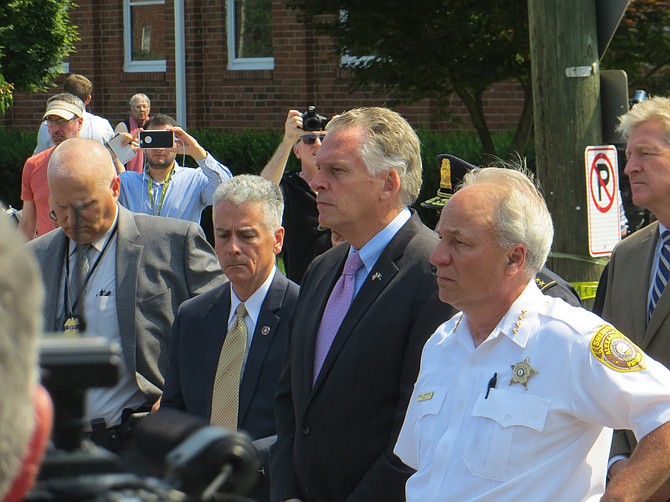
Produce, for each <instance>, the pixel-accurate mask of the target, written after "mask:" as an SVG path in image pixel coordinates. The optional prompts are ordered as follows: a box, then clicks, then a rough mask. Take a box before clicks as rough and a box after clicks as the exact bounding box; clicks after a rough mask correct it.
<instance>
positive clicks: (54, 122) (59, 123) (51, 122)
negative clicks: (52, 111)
mask: <svg viewBox="0 0 670 502" xmlns="http://www.w3.org/2000/svg"><path fill="white" fill-rule="evenodd" d="M76 118H77V117H72V118H71V119H70V120H66V119H63V118H57V119H45V120H44V123H45V124H46V125H47V126H49V127H63V126H66V125H67V124H69V123H70V122H72V121H73V120H74V119H76Z"/></svg>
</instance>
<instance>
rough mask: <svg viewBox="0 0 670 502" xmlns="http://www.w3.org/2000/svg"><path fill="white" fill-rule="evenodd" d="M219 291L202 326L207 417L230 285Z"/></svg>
mask: <svg viewBox="0 0 670 502" xmlns="http://www.w3.org/2000/svg"><path fill="white" fill-rule="evenodd" d="M219 289H220V290H221V292H220V294H219V295H218V297H217V300H216V302H215V303H214V304H213V305H212V308H211V309H210V310H209V312H207V317H206V318H205V321H204V323H203V326H202V333H203V336H205V337H206V338H205V340H204V342H203V345H204V351H203V354H204V357H203V361H202V363H203V364H202V369H203V371H204V372H205V373H206V375H205V378H206V379H205V381H206V382H209V384H208V387H207V391H206V393H207V395H206V400H207V405H206V409H207V414H208V416H209V415H211V413H212V393H213V392H214V380H215V379H216V370H217V368H218V366H219V358H220V356H221V347H223V341H224V340H225V339H226V332H227V326H228V317H230V283H229V282H226V283H225V284H223V285H222V286H219Z"/></svg>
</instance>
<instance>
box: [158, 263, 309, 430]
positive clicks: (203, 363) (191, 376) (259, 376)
mask: <svg viewBox="0 0 670 502" xmlns="http://www.w3.org/2000/svg"><path fill="white" fill-rule="evenodd" d="M230 287H231V286H230V283H226V284H224V285H222V286H218V287H216V288H214V289H212V290H210V291H207V292H206V293H203V294H202V295H200V296H198V297H197V298H193V299H191V300H188V301H186V302H184V304H183V305H182V306H181V307H180V308H179V313H178V314H177V318H176V319H175V322H174V325H173V327H172V347H171V349H170V364H169V367H168V373H167V376H166V378H165V392H164V393H163V399H162V400H161V407H163V406H167V407H173V408H178V409H181V410H184V411H188V412H189V413H193V414H195V415H198V416H200V417H202V418H205V419H206V420H209V418H210V415H211V411H212V389H213V386H214V378H215V377H216V368H217V366H218V363H219V354H220V353H221V347H222V346H223V341H224V340H225V338H226V326H227V324H228V316H229V315H230ZM297 300H298V286H297V285H296V284H295V283H293V282H291V281H289V280H288V279H287V278H286V277H284V275H282V274H281V272H279V271H277V273H276V274H275V277H274V279H273V281H272V284H271V285H270V289H269V290H268V293H267V295H266V297H265V300H264V302H263V306H262V307H261V311H260V314H259V316H258V322H257V323H256V329H255V331H254V336H253V338H252V342H251V347H250V349H249V355H248V357H247V363H246V366H245V368H244V375H243V376H242V382H241V384H240V409H239V418H238V429H242V430H244V431H245V432H247V433H248V434H249V435H250V436H251V437H252V438H253V439H259V438H263V437H266V436H272V435H274V434H275V418H274V395H275V391H276V388H277V381H278V380H279V373H280V372H281V365H282V358H283V356H284V351H285V349H286V340H287V339H288V325H289V320H290V318H291V315H292V314H293V310H294V308H295V304H296V302H297Z"/></svg>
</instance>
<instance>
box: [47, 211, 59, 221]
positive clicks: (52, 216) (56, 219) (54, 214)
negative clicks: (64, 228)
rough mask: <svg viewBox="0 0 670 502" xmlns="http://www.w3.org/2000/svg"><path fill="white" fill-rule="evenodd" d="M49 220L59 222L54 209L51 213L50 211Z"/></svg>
mask: <svg viewBox="0 0 670 502" xmlns="http://www.w3.org/2000/svg"><path fill="white" fill-rule="evenodd" d="M49 218H51V219H52V220H54V221H58V216H56V211H54V210H53V209H52V210H51V211H49Z"/></svg>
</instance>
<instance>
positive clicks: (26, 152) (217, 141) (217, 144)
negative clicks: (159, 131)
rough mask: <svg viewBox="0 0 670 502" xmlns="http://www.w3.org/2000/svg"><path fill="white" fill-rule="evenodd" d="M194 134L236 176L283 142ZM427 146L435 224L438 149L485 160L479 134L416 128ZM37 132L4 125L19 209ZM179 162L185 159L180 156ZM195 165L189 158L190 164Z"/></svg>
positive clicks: (10, 198)
mask: <svg viewBox="0 0 670 502" xmlns="http://www.w3.org/2000/svg"><path fill="white" fill-rule="evenodd" d="M190 133H191V134H192V135H193V136H194V137H195V138H197V140H198V142H199V143H200V144H201V145H202V146H203V147H204V148H205V149H207V150H208V151H209V152H211V153H212V155H213V156H214V157H216V158H217V159H219V160H220V161H221V162H223V163H224V164H226V165H227V166H228V167H229V168H230V169H231V171H232V172H233V173H234V174H241V173H258V172H260V171H261V169H262V168H263V166H264V165H265V163H266V162H267V161H268V159H269V158H270V157H271V156H272V154H273V153H274V151H275V148H276V147H277V145H278V144H279V141H280V140H281V133H280V132H277V131H257V130H248V131H238V132H222V131H220V130H214V129H192V130H191V131H190ZM418 134H419V137H420V138H421V143H422V146H423V150H422V155H423V162H424V182H423V186H422V189H421V195H420V196H419V201H418V202H417V204H416V206H417V209H418V210H419V213H420V214H421V216H422V217H423V218H424V221H426V223H427V224H429V225H430V224H433V219H434V215H433V214H432V212H431V211H427V210H425V209H423V208H421V207H420V206H419V202H421V201H423V200H426V199H429V198H431V197H434V196H435V193H436V191H437V187H438V183H439V170H438V167H437V165H436V162H435V158H436V156H437V155H438V154H440V153H451V154H452V155H456V156H458V157H461V158H463V159H465V160H467V161H469V162H471V163H473V164H484V163H485V161H486V159H485V158H483V154H482V148H481V146H480V144H479V140H478V138H477V136H476V134H475V133H472V132H463V131H458V132H452V133H448V134H438V133H435V132H430V131H418ZM511 138H512V133H511V132H509V133H496V134H495V135H494V142H495V144H496V146H497V149H498V151H500V152H507V151H508V150H509V145H510V143H511ZM35 141H36V132H35V131H22V130H16V129H3V128H0V179H2V180H3V181H2V183H1V184H0V200H2V201H3V202H4V203H5V204H11V205H12V206H13V207H16V208H20V207H21V200H20V194H21V169H22V167H23V163H24V162H25V160H26V159H27V158H28V157H29V156H30V155H31V154H32V152H33V150H34V148H35ZM178 161H179V162H180V163H181V162H182V159H181V157H178ZM186 164H187V165H193V163H192V162H191V159H188V161H187V162H186ZM297 168H299V164H298V161H297V159H296V158H295V157H294V156H293V155H291V158H290V161H289V169H297Z"/></svg>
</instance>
